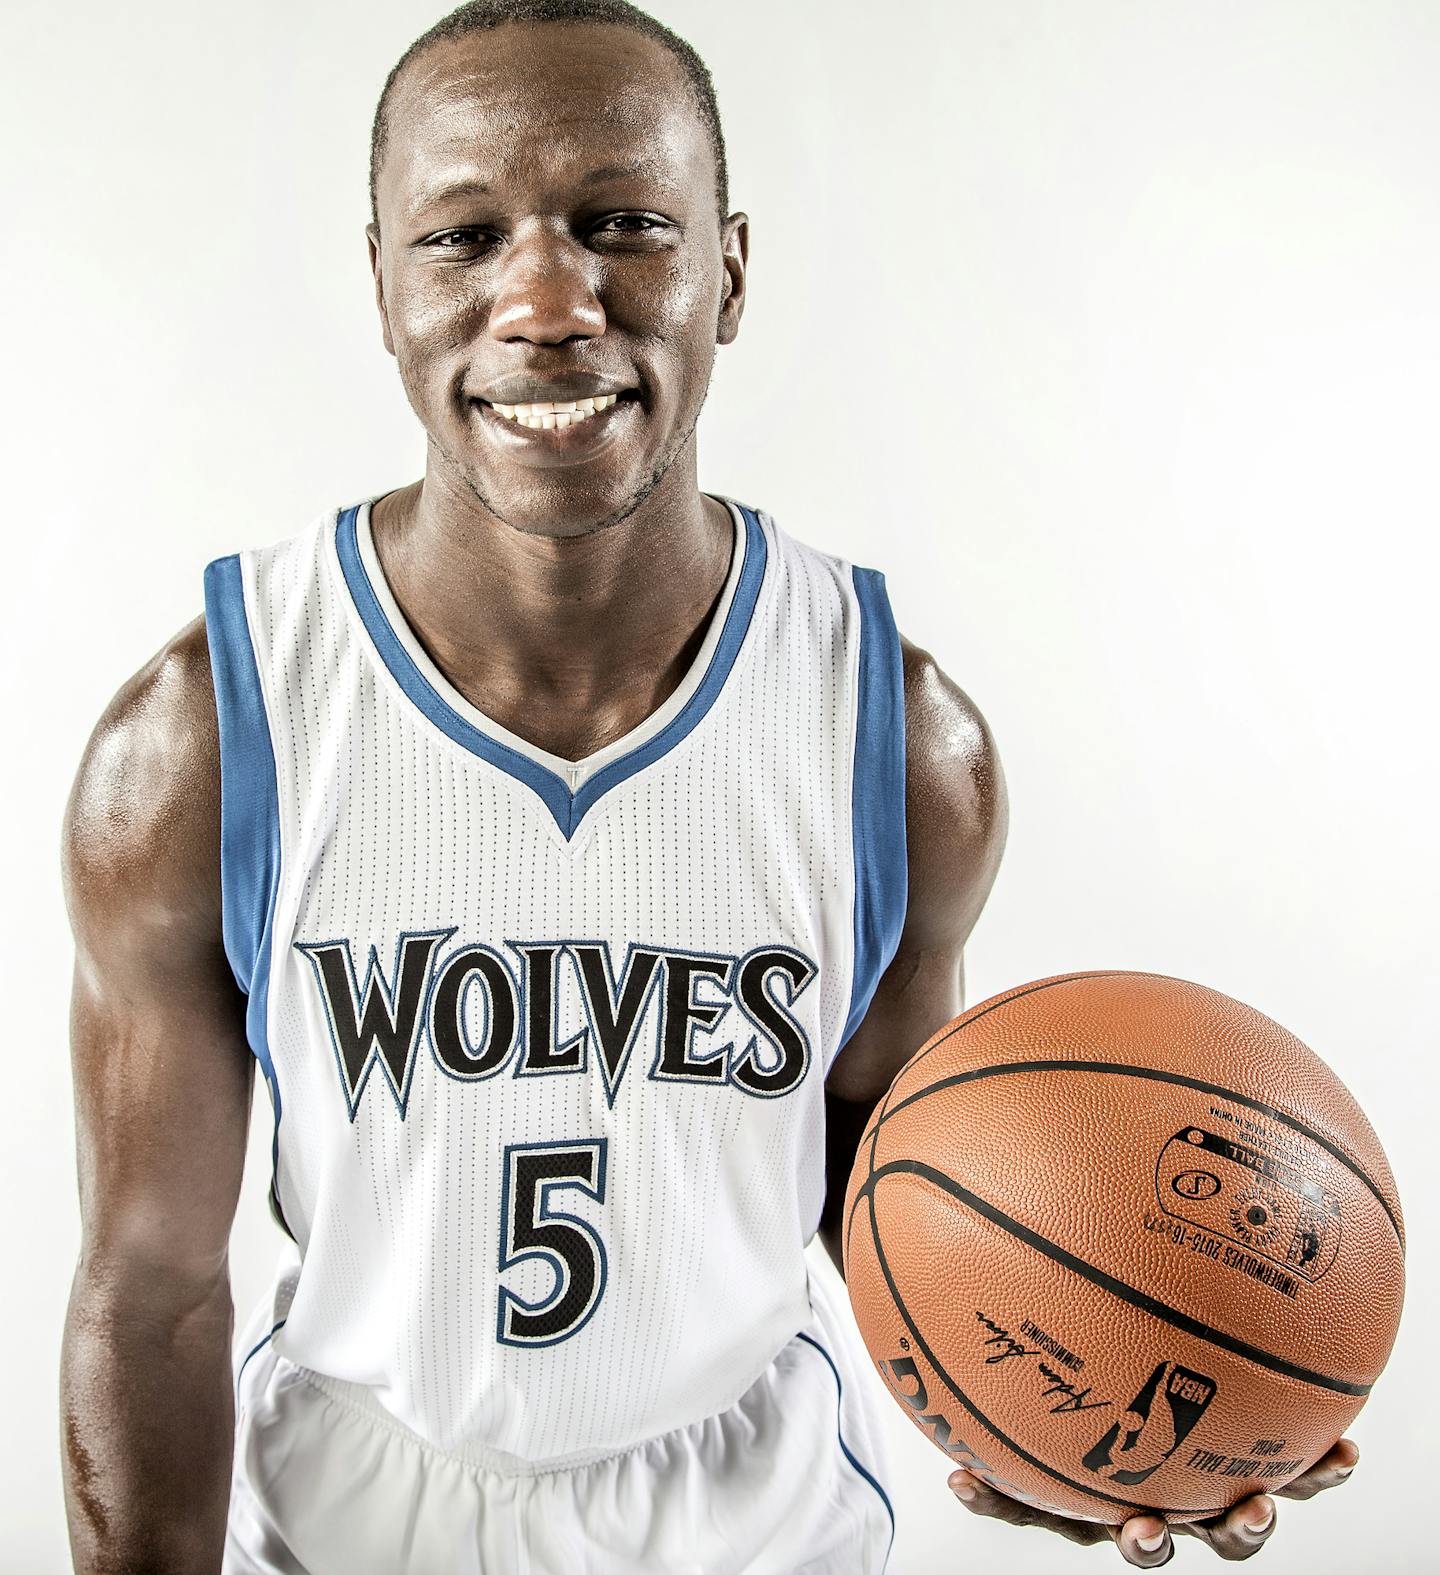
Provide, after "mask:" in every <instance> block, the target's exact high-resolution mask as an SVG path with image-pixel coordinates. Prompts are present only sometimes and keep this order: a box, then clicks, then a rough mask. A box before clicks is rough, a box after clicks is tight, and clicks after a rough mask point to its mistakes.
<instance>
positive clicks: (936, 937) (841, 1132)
mask: <svg viewBox="0 0 1440 1575" xmlns="http://www.w3.org/2000/svg"><path fill="white" fill-rule="evenodd" d="M901 650H902V654H903V657H904V667H905V842H906V864H907V867H908V872H909V899H908V903H907V907H906V911H905V927H904V929H903V930H902V931H901V935H900V945H899V948H898V949H897V951H896V953H895V956H894V959H893V960H892V961H891V963H890V966H889V967H888V968H887V969H886V970H885V973H884V974H883V975H882V976H881V979H880V983H879V986H878V987H877V989H876V991H875V998H874V1000H873V1001H872V1002H871V1003H870V1009H869V1010H868V1011H867V1012H866V1014H865V1018H864V1020H863V1021H862V1022H861V1024H860V1025H859V1027H858V1028H857V1029H856V1030H855V1032H854V1034H852V1035H851V1037H850V1041H849V1043H848V1044H846V1046H845V1048H844V1049H843V1050H842V1051H841V1052H840V1054H839V1055H838V1056H837V1057H836V1058H835V1063H834V1065H833V1066H832V1067H831V1068H830V1075H829V1077H828V1078H827V1079H826V1082H825V1148H826V1154H825V1159H826V1168H827V1174H828V1176H829V1184H828V1187H827V1191H826V1198H825V1208H824V1212H823V1213H822V1215H821V1217H820V1235H821V1239H822V1240H823V1241H824V1243H825V1246H826V1248H827V1250H828V1251H829V1253H830V1256H831V1258H833V1259H834V1261H835V1265H836V1267H837V1268H838V1269H840V1271H841V1273H842V1274H843V1273H844V1264H843V1262H842V1260H841V1251H840V1238H841V1218H840V1216H841V1211H842V1206H843V1204H844V1199H845V1184H846V1181H847V1180H848V1178H849V1175H850V1167H851V1166H852V1165H853V1164H854V1162H855V1150H856V1146H857V1145H858V1143H859V1141H860V1134H861V1132H862V1131H863V1130H864V1127H865V1123H866V1121H868V1120H869V1118H870V1112H871V1111H872V1110H873V1109H874V1108H875V1105H876V1104H877V1103H878V1101H879V1100H880V1097H881V1096H882V1095H883V1094H884V1092H885V1090H886V1089H887V1088H889V1086H890V1084H891V1082H892V1080H893V1079H894V1077H895V1074H896V1073H897V1072H898V1071H899V1070H900V1068H901V1067H902V1066H904V1064H905V1063H906V1062H907V1061H908V1060H909V1059H910V1057H911V1056H912V1055H914V1053H915V1052H916V1051H917V1050H918V1049H919V1048H920V1046H921V1045H922V1044H923V1043H924V1042H925V1040H927V1039H928V1038H929V1037H930V1035H931V1034H933V1033H934V1032H935V1030H936V1029H937V1028H939V1027H941V1026H942V1025H943V1024H944V1023H947V1022H949V1020H950V1019H951V1018H952V1017H954V1016H955V1015H956V1014H957V1013H958V1012H959V1011H960V1009H961V1006H962V1004H963V997H964V979H965V975H964V949H965V942H966V940H967V939H968V938H969V935H970V932H971V930H972V929H974V927H975V921H976V920H977V919H978V918H979V917H980V911H981V909H982V908H983V907H984V906H985V899H986V898H987V897H988V896H989V894H990V888H991V886H992V885H993V884H994V881H995V874H996V871H997V870H998V869H999V867H1000V858H1001V855H1002V853H1003V852H1004V849H1005V833H1006V830H1007V827H1008V824H1009V814H1008V807H1007V801H1006V796H1005V777H1004V774H1003V772H1002V771H1001V769H1000V757H999V755H998V754H997V753H996V750H995V743H994V740H993V739H992V738H991V736H990V730H989V728H988V727H987V726H986V723H985V719H984V717H982V716H981V715H980V713H979V711H978V710H976V708H975V706H974V704H973V703H972V702H971V700H970V699H969V697H968V696H966V695H965V694H964V692H963V691H962V690H960V689H959V688H958V687H957V686H956V685H955V684H954V683H953V682H951V680H950V679H949V678H947V677H946V676H945V674H944V673H943V672H941V670H940V669H939V667H937V666H936V664H935V660H934V658H933V657H931V656H930V655H929V653H928V652H925V651H922V650H920V649H919V648H918V647H916V646H913V645H911V644H910V642H909V641H908V640H902V641H901Z"/></svg>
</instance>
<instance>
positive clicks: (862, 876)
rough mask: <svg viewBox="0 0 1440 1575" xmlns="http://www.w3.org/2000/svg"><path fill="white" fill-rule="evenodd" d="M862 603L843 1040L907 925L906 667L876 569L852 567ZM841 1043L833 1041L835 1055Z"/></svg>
mask: <svg viewBox="0 0 1440 1575" xmlns="http://www.w3.org/2000/svg"><path fill="white" fill-rule="evenodd" d="M852 572H853V574H854V578H855V595H856V598H857V599H858V601H859V603H860V692H859V696H858V700H857V705H858V718H857V721H856V726H855V761H854V788H853V793H852V796H851V804H852V810H851V825H852V835H853V840H854V848H855V969H854V976H853V977H854V983H853V985H852V987H851V990H850V1015H849V1017H848V1018H847V1019H846V1021H845V1031H844V1033H843V1034H842V1035H841V1038H840V1045H841V1046H843V1045H844V1044H845V1043H846V1041H847V1040H848V1039H849V1038H850V1036H851V1034H853V1033H854V1032H855V1030H856V1029H857V1028H858V1027H859V1026H860V1022H861V1019H862V1018H863V1017H864V1016H865V1013H866V1011H867V1010H868V1009H869V1006H870V1002H871V1000H872V999H873V998H874V995H875V989H876V986H877V985H878V984H879V983H880V976H881V974H883V973H884V972H885V970H886V969H887V968H888V967H889V966H890V960H891V958H893V957H894V955H895V951H896V948H897V947H898V946H899V944H900V932H901V930H902V929H903V928H904V926H905V908H906V904H907V902H908V901H909V885H910V882H909V874H908V871H907V867H906V863H905V674H904V669H903V665H902V662H901V656H900V634H899V631H898V630H897V629H896V627H895V619H894V617H893V616H892V615H891V612H890V599H889V597H888V596H887V595H886V593H885V576H884V575H883V574H881V573H880V572H879V571H878V570H876V569H854V570H853V571H852ZM839 1048H840V1046H837V1047H836V1051H837V1054H838V1051H839Z"/></svg>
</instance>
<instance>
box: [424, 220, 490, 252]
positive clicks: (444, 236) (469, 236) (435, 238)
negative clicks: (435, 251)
mask: <svg viewBox="0 0 1440 1575" xmlns="http://www.w3.org/2000/svg"><path fill="white" fill-rule="evenodd" d="M483 234H484V232H483V231H482V230H479V229H476V228H475V227H474V226H466V227H465V228H463V229H457V230H441V231H440V233H439V234H438V235H432V236H431V237H430V239H429V240H428V241H426V242H425V244H426V245H427V246H435V247H438V248H439V249H440V250H441V251H459V250H460V248H461V247H464V246H474V245H476V244H478V240H479V238H480V237H481V236H482V235H483Z"/></svg>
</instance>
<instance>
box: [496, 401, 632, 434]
mask: <svg viewBox="0 0 1440 1575" xmlns="http://www.w3.org/2000/svg"><path fill="white" fill-rule="evenodd" d="M621 397H622V396H621V395H619V394H601V395H599V396H598V397H596V398H594V399H541V400H538V401H536V402H535V403H534V404H529V405H500V404H492V405H490V409H491V410H493V411H494V412H495V414H496V415H497V416H500V417H502V418H503V419H504V420H506V421H512V422H514V423H515V425H516V426H520V427H527V428H528V429H529V430H530V431H532V432H549V431H551V430H552V429H554V428H560V427H574V426H579V425H580V423H581V422H582V421H590V420H592V419H593V418H594V417H596V416H598V415H603V414H604V412H605V411H607V410H609V408H610V407H611V406H612V405H613V404H614V403H615V402H616V400H617V399H619V398H621ZM481 403H482V404H484V403H486V401H484V400H482V401H481Z"/></svg>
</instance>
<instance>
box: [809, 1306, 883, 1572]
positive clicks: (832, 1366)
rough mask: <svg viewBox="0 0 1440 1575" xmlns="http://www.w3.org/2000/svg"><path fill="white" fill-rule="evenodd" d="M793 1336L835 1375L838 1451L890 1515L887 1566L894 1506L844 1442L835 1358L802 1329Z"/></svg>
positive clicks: (841, 1389) (842, 1397) (841, 1395)
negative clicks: (815, 1351)
mask: <svg viewBox="0 0 1440 1575" xmlns="http://www.w3.org/2000/svg"><path fill="white" fill-rule="evenodd" d="M795 1338H796V1339H797V1340H803V1341H804V1342H805V1343H806V1345H813V1346H814V1347H815V1349H816V1350H817V1351H819V1353H820V1354H821V1356H823V1357H824V1358H825V1362H826V1365H827V1366H828V1367H829V1369H830V1371H831V1372H832V1373H833V1374H834V1375H835V1392H836V1398H835V1436H836V1438H837V1439H838V1440H839V1442H840V1453H841V1454H843V1455H844V1456H845V1458H846V1459H847V1460H848V1461H849V1462H850V1464H851V1465H852V1466H854V1468H855V1469H856V1471H858V1472H859V1473H860V1475H861V1476H862V1477H864V1478H865V1480H866V1481H867V1482H868V1483H869V1484H870V1486H871V1487H872V1488H874V1489H875V1491H876V1492H877V1493H878V1494H879V1495H880V1502H881V1503H882V1504H883V1505H884V1506H885V1513H886V1514H887V1515H888V1516H889V1517H890V1543H889V1546H888V1547H887V1548H886V1549H885V1565H886V1566H888V1565H889V1563H890V1555H891V1553H892V1552H893V1551H894V1548H895V1506H894V1505H893V1504H892V1503H891V1502H890V1496H889V1494H887V1493H886V1491H885V1489H884V1488H883V1487H881V1486H880V1483H879V1481H878V1479H877V1478H876V1476H875V1474H874V1473H873V1472H871V1471H868V1470H867V1469H866V1468H865V1467H864V1466H862V1465H861V1464H860V1462H859V1461H858V1460H857V1459H856V1458H855V1453H854V1451H853V1450H852V1449H851V1448H850V1446H849V1444H847V1443H846V1442H845V1435H844V1434H843V1433H842V1432H841V1431H840V1412H841V1408H842V1406H843V1405H844V1403H845V1385H844V1384H843V1383H842V1382H841V1381H840V1369H839V1368H838V1367H836V1365H835V1359H834V1357H832V1356H831V1355H830V1353H829V1351H827V1350H826V1349H825V1347H824V1346H823V1345H821V1343H820V1342H819V1341H818V1340H816V1339H814V1338H812V1337H811V1336H810V1335H808V1334H806V1333H805V1331H804V1330H803V1329H797V1330H796V1332H795ZM882 1568H883V1567H882Z"/></svg>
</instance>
